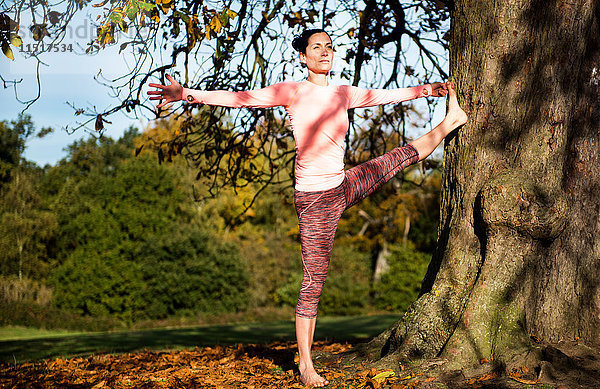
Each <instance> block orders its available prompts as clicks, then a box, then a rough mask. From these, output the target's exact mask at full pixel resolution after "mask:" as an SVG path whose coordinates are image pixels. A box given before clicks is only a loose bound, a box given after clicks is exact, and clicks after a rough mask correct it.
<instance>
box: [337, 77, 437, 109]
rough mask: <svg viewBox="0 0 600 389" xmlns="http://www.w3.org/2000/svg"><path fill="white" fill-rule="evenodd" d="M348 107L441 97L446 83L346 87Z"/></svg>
mask: <svg viewBox="0 0 600 389" xmlns="http://www.w3.org/2000/svg"><path fill="white" fill-rule="evenodd" d="M348 88H349V90H348V94H349V96H348V97H349V101H350V103H349V107H348V108H361V107H372V106H375V105H383V104H397V103H400V102H402V101H406V100H412V99H416V98H419V97H427V96H431V97H443V96H445V95H446V93H447V92H448V89H447V87H446V83H445V82H444V83H442V82H434V83H432V84H425V85H420V86H413V87H410V88H397V89H363V88H358V87H355V86H350V87H348Z"/></svg>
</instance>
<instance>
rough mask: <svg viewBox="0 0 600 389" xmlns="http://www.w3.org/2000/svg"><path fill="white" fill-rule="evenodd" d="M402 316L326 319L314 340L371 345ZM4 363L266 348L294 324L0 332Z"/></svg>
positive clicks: (289, 335)
mask: <svg viewBox="0 0 600 389" xmlns="http://www.w3.org/2000/svg"><path fill="white" fill-rule="evenodd" d="M399 318H400V316H399V315H374V316H343V317H323V318H319V320H318V321H317V330H316V333H315V338H316V339H334V340H338V341H341V340H350V339H368V338H371V337H373V336H375V335H377V334H378V333H380V332H381V331H383V330H385V329H386V328H388V327H389V326H390V325H392V324H393V323H395V322H396V321H398V319H399ZM0 339H1V340H0V360H2V361H6V362H14V361H16V362H23V361H31V360H36V359H43V358H54V357H70V356H76V355H90V354H96V353H121V352H131V351H137V350H143V349H150V350H167V349H182V348H190V347H196V346H210V345H214V344H232V343H234V344H235V343H268V342H271V341H275V340H294V339H295V328H294V322H293V321H292V320H289V321H275V322H269V323H250V324H235V325H219V326H196V327H186V328H169V329H154V330H142V331H118V332H102V333H101V332H96V333H68V332H65V331H62V332H59V331H46V330H38V329H26V328H16V327H5V328H0Z"/></svg>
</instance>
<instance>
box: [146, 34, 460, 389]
mask: <svg viewBox="0 0 600 389" xmlns="http://www.w3.org/2000/svg"><path fill="white" fill-rule="evenodd" d="M292 46H293V47H294V49H296V50H297V51H298V52H299V56H300V61H301V62H302V63H303V64H305V65H306V68H307V70H308V77H307V79H306V80H304V81H301V82H291V81H287V82H281V83H277V84H274V85H271V86H268V87H266V88H263V89H257V90H250V91H242V92H229V91H201V90H193V89H188V88H183V87H182V86H181V85H180V84H179V83H178V82H177V81H175V80H174V79H173V78H172V77H171V76H169V75H167V79H168V80H169V82H171V85H159V84H153V83H150V84H149V86H150V87H156V88H159V89H160V90H157V91H149V92H148V94H149V95H152V97H150V99H151V100H162V99H164V100H165V101H164V102H162V103H160V104H159V105H158V106H157V108H158V107H162V106H164V105H165V104H168V103H171V102H175V101H179V100H182V99H183V100H185V101H187V102H189V103H200V104H208V105H218V106H225V107H237V108H240V107H248V108H252V107H255V108H257V107H275V106H283V107H284V108H285V110H286V111H287V113H288V116H289V118H290V122H291V126H292V130H293V134H294V140H295V142H296V171H295V176H296V183H295V206H296V212H297V214H298V224H299V227H300V243H301V249H302V268H303V279H302V285H301V288H300V293H299V297H298V303H297V305H296V337H297V340H298V353H299V356H300V362H299V366H298V368H299V371H300V380H301V381H302V382H303V383H304V384H307V385H314V386H317V387H321V386H325V385H327V384H328V381H327V380H326V379H325V378H323V377H321V376H320V375H319V374H318V373H317V372H316V370H315V368H314V366H313V362H312V358H311V347H312V342H313V336H314V331H315V325H316V317H317V305H318V302H319V297H320V295H321V291H322V289H323V285H324V283H325V278H326V276H327V269H328V266H329V259H330V256H331V250H332V247H333V238H334V235H335V231H336V229H337V224H338V221H339V219H340V216H341V214H342V212H343V211H344V210H346V209H348V208H349V207H351V206H352V205H354V204H356V203H357V202H359V201H360V200H362V199H364V198H365V197H366V196H368V195H369V194H370V193H372V192H374V191H375V190H377V189H378V188H380V187H381V186H382V185H383V184H384V183H385V182H387V181H389V180H390V179H391V178H392V177H394V176H395V175H396V174H397V173H398V172H400V171H401V170H402V169H404V168H406V167H407V166H409V165H411V164H413V163H416V162H418V161H421V160H423V159H425V158H426V157H427V156H428V155H429V154H431V153H432V152H433V150H434V149H435V148H436V147H437V146H438V145H439V144H440V143H441V141H442V140H443V139H444V138H445V137H446V136H447V135H448V134H449V133H450V132H451V131H452V130H454V129H455V128H457V127H458V126H460V125H462V124H464V123H465V122H466V121H467V115H466V114H465V113H464V112H463V110H462V109H461V108H460V107H459V105H458V101H457V99H456V93H455V92H454V89H453V86H452V84H451V83H450V82H446V83H439V82H436V83H433V84H427V85H423V86H417V87H412V88H399V89H390V90H384V89H371V90H369V89H361V88H357V87H354V86H347V85H340V86H335V85H332V84H330V82H329V72H330V70H331V67H332V61H333V47H332V42H331V38H330V37H329V35H328V34H327V33H326V32H325V31H323V30H320V29H313V30H306V31H304V32H303V33H302V34H301V35H299V36H297V37H296V38H295V39H294V41H293V43H292ZM446 94H448V110H447V114H446V117H445V118H444V120H443V121H442V122H441V123H440V124H439V125H437V126H436V127H435V128H434V129H433V130H431V131H430V132H429V133H427V134H425V135H423V136H422V137H420V138H418V139H417V140H415V141H413V142H411V143H410V144H408V145H406V146H403V147H397V148H395V149H393V150H391V151H389V152H388V153H386V154H384V155H382V156H380V157H377V158H375V159H373V160H370V161H368V162H365V163H363V164H361V165H359V166H356V167H354V168H352V169H349V170H347V171H344V139H345V136H346V133H347V131H348V125H349V123H348V114H347V111H348V109H351V108H358V107H369V106H375V105H380V104H395V103H399V102H401V101H405V100H410V99H415V98H418V97H423V96H434V97H443V96H445V95H446Z"/></svg>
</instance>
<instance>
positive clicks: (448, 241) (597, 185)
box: [369, 0, 600, 366]
mask: <svg viewBox="0 0 600 389" xmlns="http://www.w3.org/2000/svg"><path fill="white" fill-rule="evenodd" d="M599 19H600V2H598V1H593V0H572V1H567V0H561V1H558V0H502V1H500V0H456V1H455V8H454V10H453V15H452V28H451V50H450V51H451V74H452V77H451V79H452V81H453V82H454V84H455V87H456V90H457V91H458V93H459V101H460V103H461V105H462V106H463V107H464V109H465V111H466V112H467V114H468V115H469V118H470V120H469V122H468V123H467V124H466V125H465V126H463V127H462V128H461V129H459V130H458V131H457V132H455V133H454V134H453V135H452V136H451V138H449V139H448V141H447V144H446V150H445V159H444V179H443V194H442V203H441V221H440V228H439V235H438V244H437V249H436V252H435V254H434V256H433V259H432V262H431V264H430V266H429V269H428V272H427V275H426V277H425V280H424V281H423V290H422V295H421V296H420V298H419V299H418V300H417V301H416V302H415V303H414V304H413V305H412V307H411V308H410V310H409V312H407V314H406V315H405V316H404V318H403V319H402V320H401V321H400V322H398V323H397V324H396V325H395V326H393V327H392V328H390V329H388V330H387V331H386V332H384V333H383V334H381V335H380V336H378V337H377V338H376V339H374V340H373V341H372V342H371V343H370V345H369V350H371V351H373V352H379V353H380V355H381V356H385V357H386V358H387V359H388V360H390V358H392V360H394V361H397V360H398V359H404V360H406V359H412V360H415V359H422V358H431V357H445V358H447V359H448V361H451V363H454V364H456V365H457V366H465V365H468V364H470V363H472V364H477V363H479V361H480V360H481V359H488V360H494V361H498V362H499V363H502V362H505V363H509V362H510V359H511V358H512V357H513V356H515V355H517V354H519V353H522V352H523V351H524V350H529V349H531V346H532V343H531V342H533V341H532V339H535V340H536V341H538V342H539V341H544V342H549V343H557V342H560V341H569V340H575V339H579V340H580V341H583V342H585V343H586V344H589V345H595V344H597V343H598V342H599V340H600V291H599V288H598V286H599V281H600V272H599V271H598V269H600V218H599V215H600V168H599V166H600V149H599V148H600V130H599V129H600V124H599V123H600V49H599V46H600V27H599Z"/></svg>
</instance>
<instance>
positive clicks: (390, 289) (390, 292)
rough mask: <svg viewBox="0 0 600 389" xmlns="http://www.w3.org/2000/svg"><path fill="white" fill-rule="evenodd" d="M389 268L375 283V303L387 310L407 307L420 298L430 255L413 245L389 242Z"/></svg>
mask: <svg viewBox="0 0 600 389" xmlns="http://www.w3.org/2000/svg"><path fill="white" fill-rule="evenodd" d="M389 249H390V253H391V254H390V256H389V258H388V264H389V266H390V267H389V270H388V271H387V272H385V273H384V274H382V276H381V279H380V280H379V281H377V282H376V283H375V284H374V285H373V294H374V299H373V303H374V305H375V306H376V307H377V308H381V309H385V310H388V311H405V310H406V309H407V308H408V306H409V305H410V304H411V303H412V302H413V301H415V300H416V299H417V297H418V295H419V291H420V289H421V281H422V280H423V277H425V272H426V271H427V266H428V264H429V261H430V259H431V256H430V255H428V254H424V253H421V252H418V251H415V250H414V249H413V248H411V247H410V246H402V245H390V246H389Z"/></svg>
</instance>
